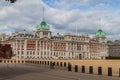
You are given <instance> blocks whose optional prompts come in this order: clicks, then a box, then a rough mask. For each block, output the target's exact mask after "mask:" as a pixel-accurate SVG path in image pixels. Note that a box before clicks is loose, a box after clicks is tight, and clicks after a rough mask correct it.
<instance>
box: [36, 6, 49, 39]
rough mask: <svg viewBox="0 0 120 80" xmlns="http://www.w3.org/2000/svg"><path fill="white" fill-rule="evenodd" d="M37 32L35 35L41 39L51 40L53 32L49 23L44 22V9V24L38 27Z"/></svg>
mask: <svg viewBox="0 0 120 80" xmlns="http://www.w3.org/2000/svg"><path fill="white" fill-rule="evenodd" d="M36 28H37V31H36V32H35V35H36V36H37V37H39V38H44V37H47V38H51V31H50V28H49V26H48V25H47V23H46V22H45V21H44V7H43V18H42V22H41V23H40V24H39V25H38V26H37V27H36Z"/></svg>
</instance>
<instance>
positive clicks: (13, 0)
mask: <svg viewBox="0 0 120 80" xmlns="http://www.w3.org/2000/svg"><path fill="white" fill-rule="evenodd" d="M5 1H8V2H10V3H14V2H16V0H5Z"/></svg>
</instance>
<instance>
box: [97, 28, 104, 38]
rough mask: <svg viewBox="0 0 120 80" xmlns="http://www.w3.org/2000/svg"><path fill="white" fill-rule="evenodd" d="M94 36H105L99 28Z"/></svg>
mask: <svg viewBox="0 0 120 80" xmlns="http://www.w3.org/2000/svg"><path fill="white" fill-rule="evenodd" d="M95 36H97V37H105V36H106V33H105V32H103V31H102V30H101V29H99V30H98V31H97V32H96V34H95Z"/></svg>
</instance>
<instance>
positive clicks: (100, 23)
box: [99, 17, 102, 28]
mask: <svg viewBox="0 0 120 80" xmlns="http://www.w3.org/2000/svg"><path fill="white" fill-rule="evenodd" d="M99 27H100V28H101V27H102V18H101V17H100V18H99Z"/></svg>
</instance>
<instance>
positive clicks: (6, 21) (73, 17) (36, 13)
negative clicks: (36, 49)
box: [0, 0, 120, 39]
mask: <svg viewBox="0 0 120 80" xmlns="http://www.w3.org/2000/svg"><path fill="white" fill-rule="evenodd" d="M67 1H69V0H64V1H63V3H60V4H59V5H58V4H57V3H56V4H57V5H58V6H60V5H63V4H64V5H65V6H64V7H66V6H67V8H70V6H71V5H73V4H79V3H80V2H79V1H81V3H84V4H89V3H93V2H95V1H99V0H76V1H74V0H71V2H69V4H67V5H66V3H67ZM90 1H91V2H90ZM5 5H6V4H5ZM5 5H2V6H0V9H1V10H0V20H1V21H0V31H1V32H7V31H9V32H13V31H23V30H24V29H26V31H27V32H32V31H33V30H36V26H37V25H38V24H40V22H41V20H42V7H43V6H44V7H45V21H46V22H47V23H48V24H49V25H50V28H51V30H52V31H53V33H58V32H59V33H62V34H64V33H66V32H71V33H76V27H77V29H78V30H77V31H78V34H90V35H94V34H95V32H96V31H97V30H98V29H99V28H101V29H102V30H103V31H105V32H106V33H107V35H108V38H110V39H111V38H112V39H113V37H114V36H115V35H120V33H119V30H120V16H119V13H120V11H114V10H110V9H109V10H99V9H98V8H100V7H101V6H102V7H105V6H106V5H105V4H97V5H96V6H94V7H93V9H91V10H87V11H81V10H79V9H72V10H69V11H66V10H65V9H60V10H59V9H55V8H51V7H49V6H48V5H46V4H45V3H44V2H42V1H40V0H30V1H29V0H18V1H17V2H16V3H15V4H9V5H7V6H5ZM99 18H102V21H101V22H102V23H101V26H100V21H99ZM116 38H117V37H115V39H116Z"/></svg>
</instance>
